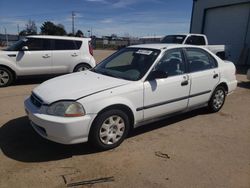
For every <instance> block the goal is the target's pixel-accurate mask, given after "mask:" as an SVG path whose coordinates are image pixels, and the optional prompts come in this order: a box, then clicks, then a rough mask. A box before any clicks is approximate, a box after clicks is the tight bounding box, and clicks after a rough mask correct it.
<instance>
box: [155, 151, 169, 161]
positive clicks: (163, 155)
mask: <svg viewBox="0 0 250 188" xmlns="http://www.w3.org/2000/svg"><path fill="white" fill-rule="evenodd" d="M155 155H156V156H157V157H161V158H164V159H170V156H169V155H168V154H166V153H162V152H160V151H156V152H155Z"/></svg>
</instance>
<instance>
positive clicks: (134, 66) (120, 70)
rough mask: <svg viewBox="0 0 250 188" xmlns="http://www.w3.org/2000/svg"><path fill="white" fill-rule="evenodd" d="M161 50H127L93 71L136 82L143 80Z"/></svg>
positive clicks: (105, 61)
mask: <svg viewBox="0 0 250 188" xmlns="http://www.w3.org/2000/svg"><path fill="white" fill-rule="evenodd" d="M159 54H160V50H156V49H145V48H125V49H123V50H120V51H118V52H116V53H115V54H113V55H112V56H110V57H109V58H107V59H105V60H104V61H103V62H101V63H100V64H98V65H97V66H96V67H95V68H94V69H92V71H94V72H97V73H100V74H104V75H108V76H112V77H115V78H122V79H125V80H132V81H136V80H139V79H141V78H142V77H143V76H144V75H145V74H146V72H147V71H148V70H149V68H150V67H151V66H152V64H153V63H154V61H155V60H156V58H157V57H158V55H159Z"/></svg>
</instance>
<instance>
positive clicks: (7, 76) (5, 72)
mask: <svg viewBox="0 0 250 188" xmlns="http://www.w3.org/2000/svg"><path fill="white" fill-rule="evenodd" d="M12 82H13V74H12V72H11V71H10V70H9V69H7V68H5V67H0V87H6V86H9V85H10V84H11V83H12Z"/></svg>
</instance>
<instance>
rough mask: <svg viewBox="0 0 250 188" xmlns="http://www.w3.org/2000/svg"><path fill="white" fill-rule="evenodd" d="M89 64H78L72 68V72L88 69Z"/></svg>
mask: <svg viewBox="0 0 250 188" xmlns="http://www.w3.org/2000/svg"><path fill="white" fill-rule="evenodd" d="M90 68H91V66H90V65H88V64H85V63H82V64H79V65H77V66H76V67H75V68H74V72H80V71H85V70H88V69H90Z"/></svg>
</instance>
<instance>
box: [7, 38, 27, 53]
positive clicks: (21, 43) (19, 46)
mask: <svg viewBox="0 0 250 188" xmlns="http://www.w3.org/2000/svg"><path fill="white" fill-rule="evenodd" d="M26 41H27V39H22V40H19V41H17V42H16V43H14V44H13V45H11V46H10V47H8V48H7V49H6V50H5V51H20V50H21V49H22V47H23V46H24V44H25V42H26Z"/></svg>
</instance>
